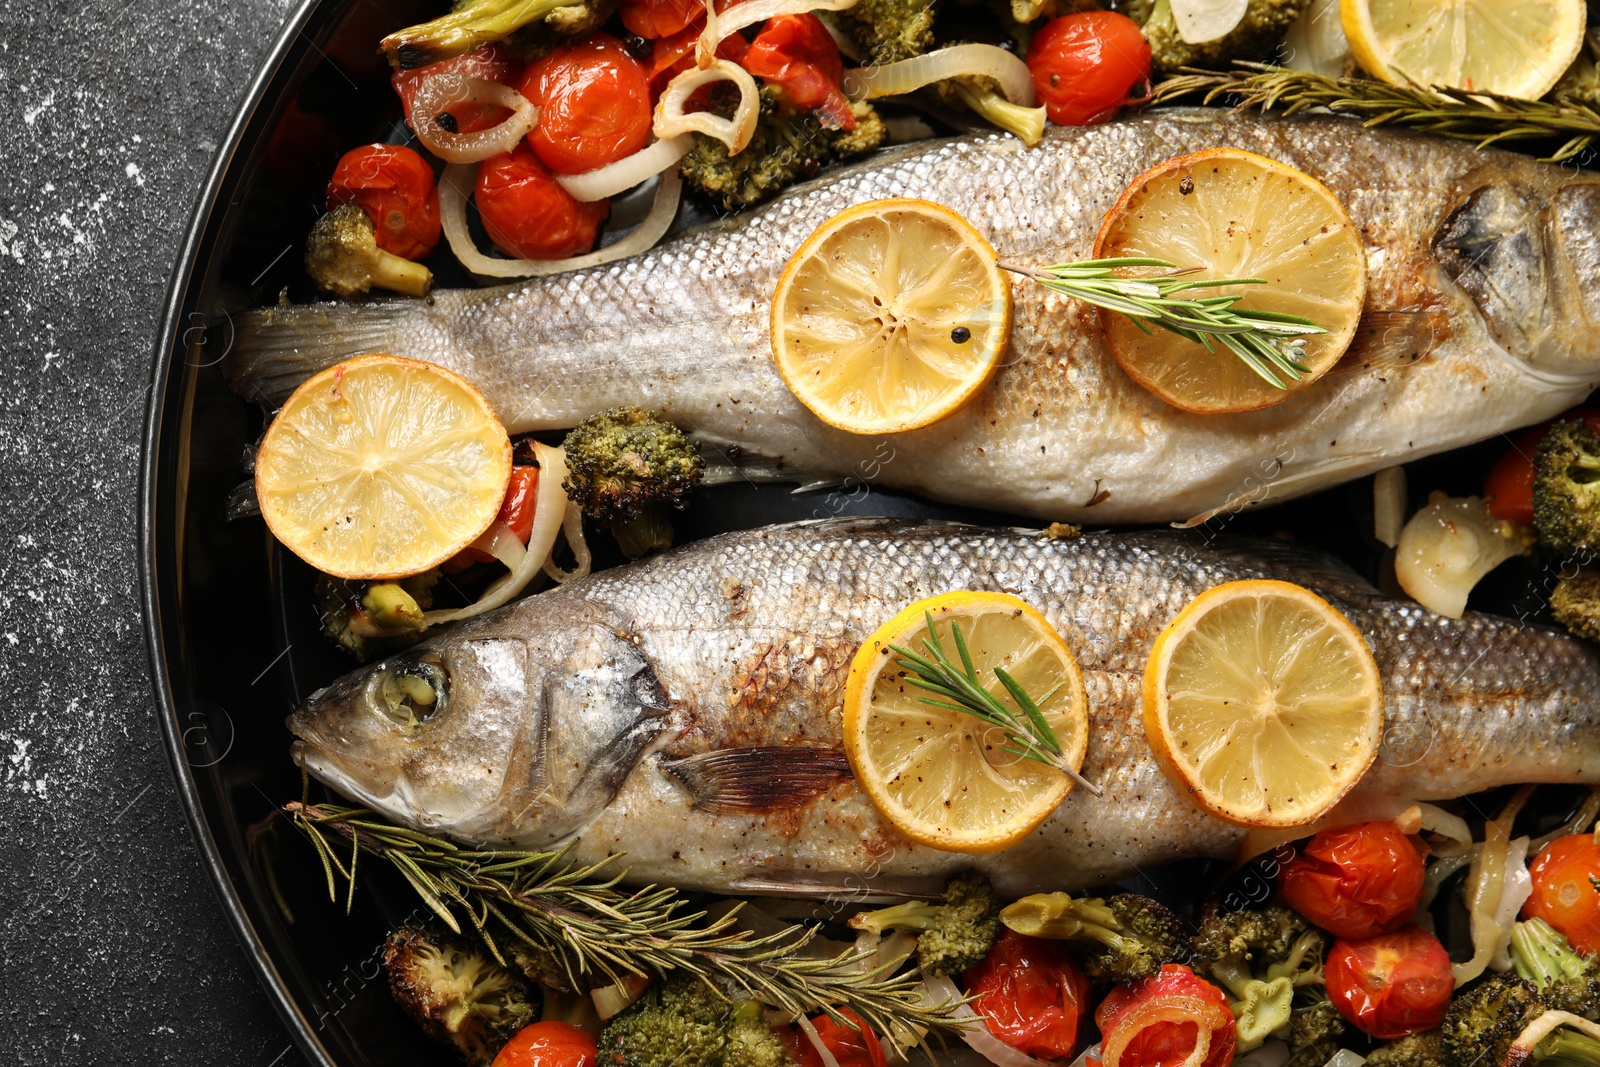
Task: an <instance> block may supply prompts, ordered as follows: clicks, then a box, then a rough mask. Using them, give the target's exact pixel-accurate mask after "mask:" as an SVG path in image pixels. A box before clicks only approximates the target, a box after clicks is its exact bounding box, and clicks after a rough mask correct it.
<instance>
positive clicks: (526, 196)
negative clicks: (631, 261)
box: [473, 142, 608, 259]
mask: <svg viewBox="0 0 1600 1067" xmlns="http://www.w3.org/2000/svg"><path fill="white" fill-rule="evenodd" d="M473 199H474V201H475V202H476V203H477V205H478V215H479V217H480V218H482V219H483V229H484V232H485V233H487V234H488V235H489V239H490V240H491V241H493V242H494V243H495V247H496V248H498V249H500V251H502V252H504V253H505V254H506V255H508V256H514V257H516V258H517V259H564V258H566V257H568V256H576V255H580V254H581V253H584V252H587V251H588V250H589V249H591V248H593V247H594V240H595V236H596V235H597V234H598V233H599V232H600V224H601V223H602V222H604V221H605V217H606V212H607V211H608V205H607V202H606V201H604V200H599V201H596V202H594V203H584V202H583V201H580V200H575V199H573V198H572V196H571V195H570V194H569V193H568V192H567V191H566V190H565V189H563V188H561V186H560V185H558V184H556V180H555V179H554V178H553V177H551V175H550V171H549V170H547V169H546V168H545V166H544V165H543V164H542V163H540V162H539V157H538V156H536V155H534V153H533V149H531V148H529V147H528V145H527V142H523V143H522V144H519V145H517V147H516V148H515V149H514V150H513V151H510V152H503V153H501V154H500V155H498V156H493V157H491V158H489V159H486V160H484V162H483V163H482V164H481V165H480V166H479V167H478V185H477V190H476V192H475V194H474V196H473Z"/></svg>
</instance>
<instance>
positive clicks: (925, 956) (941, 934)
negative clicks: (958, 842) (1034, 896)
mask: <svg viewBox="0 0 1600 1067" xmlns="http://www.w3.org/2000/svg"><path fill="white" fill-rule="evenodd" d="M850 925H851V926H852V927H853V928H855V929H857V930H867V931H870V932H872V933H874V934H882V933H883V932H884V931H886V930H895V929H899V930H915V931H917V960H918V963H919V964H920V965H921V967H922V969H923V971H925V972H926V973H928V974H931V975H933V976H934V977H935V978H939V977H943V976H945V975H950V974H957V973H959V972H961V971H964V970H966V969H968V968H969V967H974V966H977V964H978V963H979V962H980V961H982V959H983V958H984V957H985V956H987V955H988V954H989V949H990V948H991V947H992V946H993V945H994V939H995V937H996V936H998V934H999V933H1000V902H999V901H998V900H997V899H996V898H995V895H994V887H993V886H992V885H990V884H989V880H988V879H987V878H985V877H984V876H983V875H981V874H979V873H978V872H976V871H966V872H964V873H962V874H958V875H956V876H955V877H954V878H952V879H950V881H949V882H948V883H946V885H945V887H944V903H942V904H929V903H926V902H924V901H920V900H913V901H910V902H908V903H905V904H896V905H894V906H893V907H889V908H879V909H878V910H877V911H864V912H860V913H858V914H856V915H854V916H852V917H851V919H850Z"/></svg>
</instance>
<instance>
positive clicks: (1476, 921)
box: [1451, 785, 1533, 986]
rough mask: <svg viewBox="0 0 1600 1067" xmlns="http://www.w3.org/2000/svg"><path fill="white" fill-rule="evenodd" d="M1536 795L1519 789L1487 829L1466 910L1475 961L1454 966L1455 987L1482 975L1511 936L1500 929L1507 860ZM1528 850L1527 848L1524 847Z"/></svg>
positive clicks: (1470, 879) (1470, 882) (1469, 881)
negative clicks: (1516, 828) (1516, 826)
mask: <svg viewBox="0 0 1600 1067" xmlns="http://www.w3.org/2000/svg"><path fill="white" fill-rule="evenodd" d="M1532 794H1533V786H1531V785H1525V786H1523V787H1522V788H1521V789H1519V790H1517V792H1516V795H1515V796H1513V797H1512V798H1511V800H1510V802H1509V803H1507V804H1506V806H1505V810H1503V811H1502V812H1500V815H1499V817H1498V818H1495V819H1491V820H1490V821H1489V822H1488V823H1487V824H1485V826H1484V833H1483V848H1482V849H1481V850H1480V851H1479V852H1478V855H1477V856H1476V857H1475V858H1474V859H1473V861H1472V872H1471V873H1470V874H1469V875H1468V876H1467V911H1468V912H1469V913H1470V914H1471V916H1472V958H1471V959H1469V960H1467V961H1466V962H1465V963H1457V964H1455V965H1454V966H1452V967H1451V970H1452V971H1453V972H1455V978H1456V985H1457V986H1459V985H1461V984H1462V983H1463V982H1470V981H1472V980H1473V979H1474V978H1476V977H1478V975H1480V974H1482V973H1483V972H1484V970H1485V969H1487V968H1488V966H1489V961H1490V960H1492V959H1494V957H1495V956H1496V955H1497V954H1498V952H1499V950H1500V945H1501V939H1502V938H1505V939H1509V938H1510V937H1511V928H1510V926H1509V925H1508V926H1507V927H1506V928H1505V929H1503V930H1502V929H1501V928H1500V926H1499V913H1500V899H1501V894H1502V893H1503V892H1504V891H1505V888H1506V858H1507V856H1508V855H1509V854H1510V852H1511V824H1512V823H1514V822H1516V819H1517V813H1518V812H1520V811H1521V810H1522V806H1523V805H1524V804H1526V803H1527V802H1528V797H1529V796H1531V795H1532ZM1524 847H1526V846H1524Z"/></svg>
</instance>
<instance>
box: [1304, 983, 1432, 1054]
mask: <svg viewBox="0 0 1600 1067" xmlns="http://www.w3.org/2000/svg"><path fill="white" fill-rule="evenodd" d="M1302 1001H1303V1003H1302ZM1345 1030H1346V1026H1345V1021H1344V1016H1342V1015H1340V1014H1339V1009H1338V1008H1336V1007H1334V1006H1333V1001H1331V1000H1329V999H1328V996H1327V994H1326V993H1325V992H1323V991H1322V990H1320V989H1315V990H1301V991H1299V992H1298V993H1297V994H1296V995H1295V1004H1294V1008H1293V1010H1292V1011H1291V1013H1290V1018H1289V1059H1288V1060H1287V1061H1286V1062H1285V1064H1284V1067H1323V1064H1325V1063H1327V1062H1328V1060H1329V1059H1330V1058H1331V1057H1332V1056H1333V1054H1334V1053H1335V1052H1337V1051H1339V1038H1341V1037H1343V1036H1344V1033H1345ZM1434 1045H1435V1048H1437V1046H1438V1035H1437V1034H1435V1035H1434ZM1388 1067H1443V1065H1442V1061H1441V1062H1437V1063H1431V1064H1429V1063H1414V1064H1403V1063H1390V1064H1389V1065H1388Z"/></svg>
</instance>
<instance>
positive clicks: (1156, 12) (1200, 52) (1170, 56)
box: [1124, 0, 1311, 72]
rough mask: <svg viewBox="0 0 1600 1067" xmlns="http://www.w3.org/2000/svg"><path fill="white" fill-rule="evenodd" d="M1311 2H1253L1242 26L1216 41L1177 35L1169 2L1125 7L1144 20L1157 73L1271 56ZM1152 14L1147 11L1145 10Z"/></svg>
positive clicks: (1299, 0)
mask: <svg viewBox="0 0 1600 1067" xmlns="http://www.w3.org/2000/svg"><path fill="white" fill-rule="evenodd" d="M1310 3H1311V0H1250V4H1249V7H1247V8H1246V9H1245V13H1244V18H1242V19H1240V20H1239V24H1238V25H1237V26H1235V27H1234V28H1233V29H1231V30H1229V31H1228V32H1227V33H1226V34H1224V35H1223V36H1221V37H1219V38H1217V39H1216V40H1214V41H1206V42H1204V43H1201V44H1190V43H1188V42H1187V41H1185V40H1184V39H1183V38H1182V37H1180V36H1179V35H1178V23H1177V20H1176V19H1175V18H1174V17H1173V14H1172V5H1171V3H1169V0H1154V2H1153V3H1149V2H1145V3H1133V4H1129V5H1128V6H1127V7H1126V8H1124V11H1125V12H1126V14H1127V15H1128V16H1129V17H1131V18H1132V19H1134V21H1136V22H1140V23H1143V28H1144V36H1145V39H1146V40H1148V41H1149V42H1150V65H1151V67H1152V68H1153V69H1154V70H1156V71H1158V72H1164V71H1174V70H1177V69H1178V68H1179V67H1211V68H1215V69H1219V70H1220V69H1224V68H1226V67H1227V66H1228V65H1229V64H1231V63H1232V62H1233V61H1234V60H1236V59H1267V58H1269V57H1271V55H1272V53H1273V52H1274V51H1275V50H1276V49H1277V47H1278V45H1279V44H1281V43H1282V42H1283V38H1284V35H1285V34H1287V33H1288V32H1289V27H1290V26H1291V25H1292V24H1293V23H1294V20H1295V19H1297V18H1299V17H1300V15H1301V13H1302V12H1304V11H1305V9H1306V8H1307V7H1309V6H1310ZM1146 12H1148V14H1147V13H1146Z"/></svg>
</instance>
